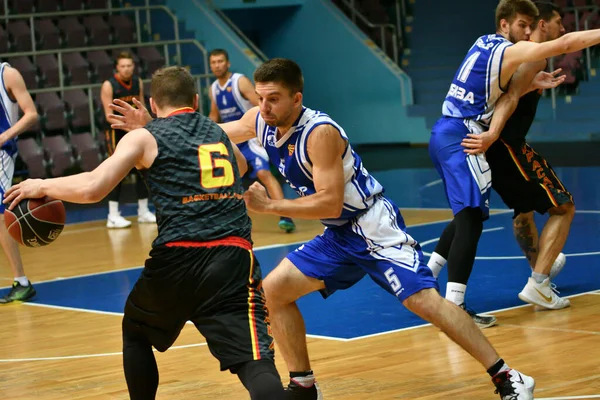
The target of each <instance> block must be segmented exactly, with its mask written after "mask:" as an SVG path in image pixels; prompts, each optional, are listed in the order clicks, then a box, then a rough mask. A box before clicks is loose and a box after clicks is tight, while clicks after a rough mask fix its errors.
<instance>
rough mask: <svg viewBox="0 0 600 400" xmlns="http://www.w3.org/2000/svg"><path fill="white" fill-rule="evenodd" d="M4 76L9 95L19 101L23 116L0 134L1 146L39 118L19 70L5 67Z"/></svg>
mask: <svg viewBox="0 0 600 400" xmlns="http://www.w3.org/2000/svg"><path fill="white" fill-rule="evenodd" d="M3 78H4V84H5V85H6V90H7V91H8V95H9V96H10V97H11V98H12V99H14V100H15V101H16V102H17V104H18V105H19V108H20V109H21V110H22V111H23V116H22V117H21V118H20V119H19V120H18V121H17V122H16V123H15V124H14V125H13V126H11V127H10V128H8V129H7V130H6V131H4V132H3V133H2V135H0V146H2V145H3V144H4V143H5V142H6V141H8V140H10V139H12V138H14V137H16V136H18V135H20V134H21V133H23V132H24V131H25V130H26V129H27V128H29V127H30V126H32V125H33V124H34V123H35V121H37V119H38V113H37V110H36V108H35V104H34V102H33V99H32V98H31V95H30V94H29V92H28V91H27V87H26V86H25V81H24V80H23V77H22V76H21V74H20V73H19V71H17V70H16V69H14V68H10V67H7V68H4V76H3Z"/></svg>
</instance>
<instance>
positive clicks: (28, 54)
mask: <svg viewBox="0 0 600 400" xmlns="http://www.w3.org/2000/svg"><path fill="white" fill-rule="evenodd" d="M182 44H192V45H195V46H196V47H197V48H198V49H199V50H200V51H201V52H202V56H203V64H204V73H205V74H207V75H208V65H207V63H206V60H207V57H208V54H207V51H206V49H205V48H204V46H202V44H200V42H199V41H197V40H195V39H183V40H163V41H156V42H151V43H149V42H146V43H135V44H131V43H129V44H113V45H107V46H91V47H76V48H70V49H56V50H42V51H24V52H19V53H4V54H0V59H7V58H9V59H10V58H13V57H33V58H34V60H35V58H36V57H37V56H39V55H44V54H56V55H58V57H57V59H58V60H57V61H58V75H59V80H60V86H59V87H58V90H59V91H62V90H64V71H63V57H62V55H63V54H64V53H76V52H89V51H95V50H113V49H124V48H130V47H159V46H163V51H164V57H165V63H166V65H167V66H169V65H170V61H169V46H170V45H182Z"/></svg>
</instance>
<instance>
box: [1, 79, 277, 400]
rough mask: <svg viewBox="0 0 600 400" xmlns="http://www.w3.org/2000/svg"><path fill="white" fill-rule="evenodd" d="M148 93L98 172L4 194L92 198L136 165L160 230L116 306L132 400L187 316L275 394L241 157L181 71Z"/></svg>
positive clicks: (154, 374)
mask: <svg viewBox="0 0 600 400" xmlns="http://www.w3.org/2000/svg"><path fill="white" fill-rule="evenodd" d="M151 91H152V97H151V99H150V106H151V107H152V110H153V112H154V113H155V114H156V115H157V116H158V119H156V120H155V121H153V122H151V123H149V124H148V125H147V126H146V127H145V128H143V129H137V130H134V131H132V132H129V133H128V134H126V135H125V136H123V138H122V139H121V141H120V142H119V144H118V145H117V147H116V149H115V152H114V154H113V155H112V156H111V157H109V158H108V159H106V160H105V161H104V162H103V163H102V164H101V165H100V166H99V167H98V168H96V169H95V170H94V171H92V172H89V173H83V174H79V175H73V176H69V177H64V178H56V179H47V180H39V179H35V180H27V181H24V182H22V183H21V184H19V185H17V186H14V187H13V188H12V189H11V190H10V191H8V192H7V194H6V200H5V203H9V202H10V203H11V205H10V207H13V206H14V205H15V204H16V203H17V202H19V201H20V200H22V199H24V198H37V197H42V196H44V195H48V196H51V197H53V198H57V199H61V200H65V201H69V202H74V203H92V202H98V201H100V200H101V199H102V198H103V197H104V196H107V195H108V194H109V193H110V191H111V190H112V189H113V188H114V187H115V186H116V185H117V184H118V183H119V182H120V181H121V180H122V179H123V178H124V177H125V176H126V175H127V174H128V173H129V172H130V171H131V169H132V168H133V167H136V168H138V169H140V170H143V171H144V172H145V180H146V182H147V184H148V187H149V190H150V193H151V194H152V201H153V202H154V205H155V206H156V210H157V215H158V237H157V238H156V239H155V240H154V243H153V245H152V250H151V252H150V258H149V259H148V260H146V265H145V267H144V270H143V271H142V274H141V276H140V278H139V279H138V281H137V282H136V284H135V286H134V288H133V290H132V291H131V293H130V294H129V297H128V299H127V302H126V304H125V315H124V317H123V366H124V370H125V379H126V381H127V387H128V389H129V395H130V397H131V399H132V400H148V399H154V398H155V396H156V390H157V387H158V369H157V365H156V360H155V358H154V354H153V351H152V347H153V346H154V348H156V349H157V350H158V351H161V352H164V351H166V350H167V349H168V348H169V347H170V346H171V345H172V344H173V342H175V340H176V339H177V336H178V335H179V333H180V331H181V329H182V328H183V326H184V324H185V323H186V321H188V320H191V321H192V322H194V324H195V325H196V327H197V328H198V330H199V331H200V332H201V333H202V335H203V336H204V337H205V338H206V342H207V343H208V347H209V349H210V351H211V353H212V354H213V355H214V356H215V357H216V358H217V359H218V360H219V361H220V364H221V370H230V371H231V372H232V373H234V374H237V375H238V377H239V379H240V380H241V382H242V383H243V384H244V386H245V387H246V388H247V389H248V391H249V393H250V396H251V398H252V399H260V400H263V399H267V400H271V399H272V400H280V399H281V398H282V397H283V396H284V390H283V385H282V384H281V379H280V377H279V374H278V373H277V370H276V369H275V364H274V362H273V354H274V352H273V338H272V337H271V336H270V335H269V329H270V328H269V325H268V322H267V321H268V314H267V309H266V307H265V304H264V296H263V292H262V289H261V288H260V286H261V271H260V266H259V264H258V262H257V261H256V260H255V258H254V256H253V253H252V244H251V235H250V231H251V221H250V218H249V217H248V214H247V211H246V206H245V204H244V200H243V198H242V193H243V188H242V183H241V179H240V174H242V173H244V172H245V171H246V168H247V166H246V163H245V160H244V158H243V156H242V155H241V153H240V152H239V150H238V149H237V147H235V145H232V144H231V142H230V141H229V139H228V138H227V135H226V134H225V133H224V132H223V131H222V130H221V129H220V128H219V127H218V126H217V125H216V124H215V123H214V122H212V121H211V120H210V119H208V118H206V117H204V116H202V115H201V114H199V113H197V112H195V109H196V108H197V106H198V95H197V94H196V85H195V84H194V79H193V77H192V76H191V75H190V74H189V72H187V70H186V69H184V68H181V67H169V68H164V69H162V70H159V71H157V72H156V73H155V74H154V76H153V78H152V89H151Z"/></svg>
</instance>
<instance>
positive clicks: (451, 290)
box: [446, 282, 467, 306]
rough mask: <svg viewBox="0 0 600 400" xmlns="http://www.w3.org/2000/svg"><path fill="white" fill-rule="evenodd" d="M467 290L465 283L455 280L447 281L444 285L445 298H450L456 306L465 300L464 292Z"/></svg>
mask: <svg viewBox="0 0 600 400" xmlns="http://www.w3.org/2000/svg"><path fill="white" fill-rule="evenodd" d="M466 291H467V285H463V284H462V283H456V282H448V285H447V286H446V300H450V301H451V302H453V303H454V304H456V305H457V306H460V305H461V304H462V303H464V302H465V292H466Z"/></svg>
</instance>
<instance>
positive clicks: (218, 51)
mask: <svg viewBox="0 0 600 400" xmlns="http://www.w3.org/2000/svg"><path fill="white" fill-rule="evenodd" d="M212 56H225V60H226V61H229V53H228V52H227V50H225V49H214V50H213V51H211V52H210V54H209V55H208V59H209V60H210V58H211V57H212Z"/></svg>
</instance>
